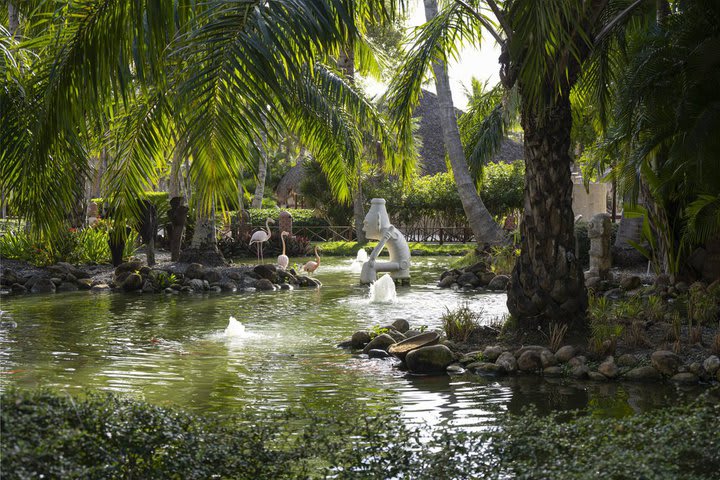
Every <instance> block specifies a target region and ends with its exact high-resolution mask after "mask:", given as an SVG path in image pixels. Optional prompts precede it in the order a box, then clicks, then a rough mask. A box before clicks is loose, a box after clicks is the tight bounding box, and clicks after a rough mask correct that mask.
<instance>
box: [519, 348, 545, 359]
mask: <svg viewBox="0 0 720 480" xmlns="http://www.w3.org/2000/svg"><path fill="white" fill-rule="evenodd" d="M545 349H546V348H545V347H543V346H542V345H527V346H525V347H521V348H518V349H517V350H515V352H514V354H515V358H520V357H521V356H522V354H523V353H525V352H527V351H529V350H534V351H536V352H538V353H540V352H541V351H543V350H545Z"/></svg>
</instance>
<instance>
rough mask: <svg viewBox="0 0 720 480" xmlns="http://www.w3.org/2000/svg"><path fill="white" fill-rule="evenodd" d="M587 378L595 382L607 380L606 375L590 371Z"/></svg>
mask: <svg viewBox="0 0 720 480" xmlns="http://www.w3.org/2000/svg"><path fill="white" fill-rule="evenodd" d="M588 378H589V379H590V380H593V381H595V382H607V380H608V377H606V376H605V375H603V374H602V373H600V372H590V373H588Z"/></svg>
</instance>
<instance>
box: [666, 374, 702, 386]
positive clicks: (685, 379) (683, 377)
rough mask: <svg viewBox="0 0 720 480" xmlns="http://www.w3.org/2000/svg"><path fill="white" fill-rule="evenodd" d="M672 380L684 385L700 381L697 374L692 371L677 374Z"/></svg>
mask: <svg viewBox="0 0 720 480" xmlns="http://www.w3.org/2000/svg"><path fill="white" fill-rule="evenodd" d="M670 380H672V381H673V382H675V383H680V384H684V385H690V384H693V383H698V382H699V381H700V379H699V378H698V376H697V375H695V374H694V373H690V372H685V373H678V374H675V375H673V376H672V378H670Z"/></svg>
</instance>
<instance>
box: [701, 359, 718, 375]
mask: <svg viewBox="0 0 720 480" xmlns="http://www.w3.org/2000/svg"><path fill="white" fill-rule="evenodd" d="M703 368H704V369H705V371H706V372H708V373H709V374H710V375H711V376H712V375H715V373H717V372H718V371H720V358H718V356H717V355H710V356H709V357H708V358H706V359H705V361H704V362H703Z"/></svg>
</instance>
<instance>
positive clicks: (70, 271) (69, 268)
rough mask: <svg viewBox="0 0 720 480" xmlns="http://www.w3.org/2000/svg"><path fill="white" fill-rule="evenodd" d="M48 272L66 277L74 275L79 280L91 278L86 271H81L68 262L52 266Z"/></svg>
mask: <svg viewBox="0 0 720 480" xmlns="http://www.w3.org/2000/svg"><path fill="white" fill-rule="evenodd" d="M48 270H50V271H51V272H54V273H64V274H65V275H72V276H73V277H75V278H76V279H78V278H90V274H89V273H88V272H86V271H85V270H81V269H79V268H77V267H76V266H74V265H71V264H69V263H67V262H58V263H57V264H56V265H51V266H49V267H48Z"/></svg>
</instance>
